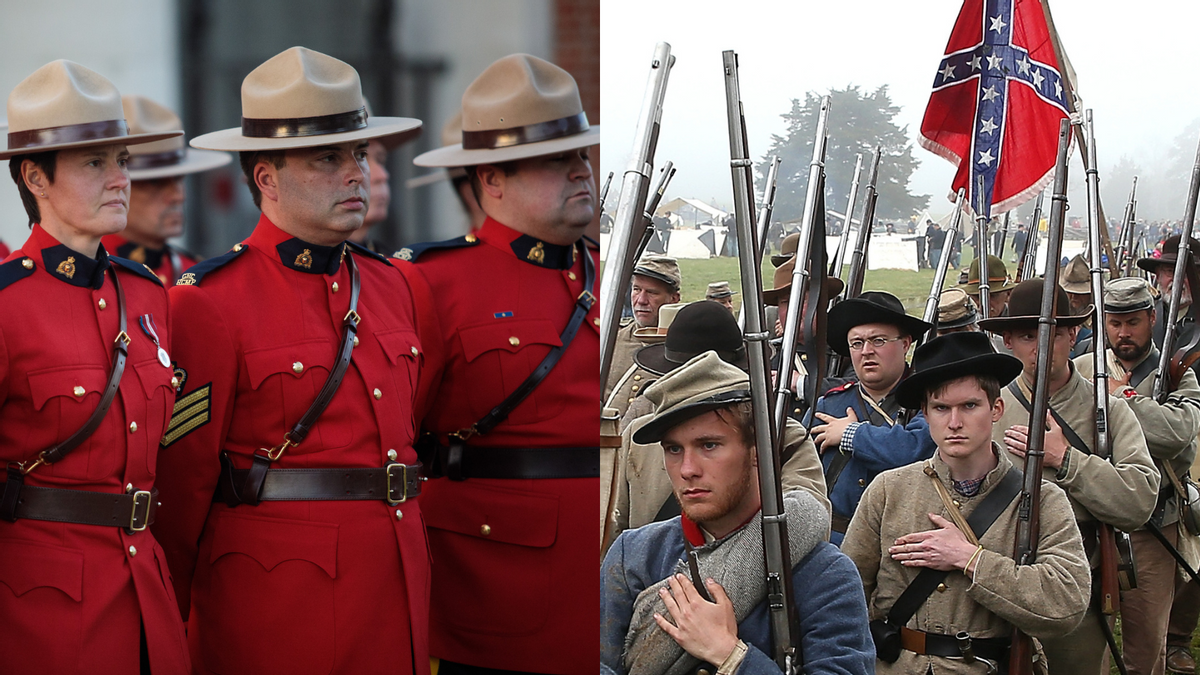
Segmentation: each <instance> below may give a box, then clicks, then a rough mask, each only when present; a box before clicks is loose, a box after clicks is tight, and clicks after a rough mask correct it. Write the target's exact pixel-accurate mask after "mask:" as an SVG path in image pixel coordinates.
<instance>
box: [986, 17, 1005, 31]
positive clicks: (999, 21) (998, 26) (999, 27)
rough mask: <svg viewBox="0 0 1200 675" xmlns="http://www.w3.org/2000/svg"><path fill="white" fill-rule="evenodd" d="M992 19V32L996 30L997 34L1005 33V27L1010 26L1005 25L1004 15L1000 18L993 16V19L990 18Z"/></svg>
mask: <svg viewBox="0 0 1200 675" xmlns="http://www.w3.org/2000/svg"><path fill="white" fill-rule="evenodd" d="M990 18H991V20H992V28H991V30H994V31H996V32H997V33H1001V32H1003V31H1004V27H1005V26H1007V25H1008V24H1006V23H1004V16H1003V15H1000V16H993V17H990Z"/></svg>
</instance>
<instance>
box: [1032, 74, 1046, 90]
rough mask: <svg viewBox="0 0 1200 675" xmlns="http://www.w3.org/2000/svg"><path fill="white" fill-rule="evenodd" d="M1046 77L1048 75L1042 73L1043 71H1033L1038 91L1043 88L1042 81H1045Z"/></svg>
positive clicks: (1034, 82)
mask: <svg viewBox="0 0 1200 675" xmlns="http://www.w3.org/2000/svg"><path fill="white" fill-rule="evenodd" d="M1045 79H1046V76H1045V75H1042V71H1040V70H1035V71H1033V86H1035V87H1037V88H1038V91H1041V90H1042V82H1043V81H1045Z"/></svg>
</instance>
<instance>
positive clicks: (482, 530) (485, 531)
mask: <svg viewBox="0 0 1200 675" xmlns="http://www.w3.org/2000/svg"><path fill="white" fill-rule="evenodd" d="M479 534H482V535H483V536H485V537H489V536H491V534H492V526H491V525H488V524H487V523H484V524H483V525H480V526H479Z"/></svg>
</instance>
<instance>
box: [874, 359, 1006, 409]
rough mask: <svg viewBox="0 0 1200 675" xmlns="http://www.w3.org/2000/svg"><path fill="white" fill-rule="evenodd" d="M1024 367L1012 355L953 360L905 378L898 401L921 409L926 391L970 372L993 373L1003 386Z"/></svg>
mask: <svg viewBox="0 0 1200 675" xmlns="http://www.w3.org/2000/svg"><path fill="white" fill-rule="evenodd" d="M1023 367H1024V366H1022V365H1021V361H1020V360H1018V359H1017V358H1016V357H1014V356H1009V355H1008V354H981V355H979V356H973V357H971V358H969V359H962V360H961V361H953V362H951V363H947V364H944V365H940V366H935V367H933V368H928V369H926V370H922V371H918V372H915V373H913V374H912V375H909V376H908V377H906V378H904V380H902V381H901V382H900V384H899V385H898V386H897V387H896V402H897V403H899V404H900V405H901V406H903V407H905V408H908V409H910V410H916V409H919V408H921V407H922V406H923V405H924V404H925V392H927V391H929V389H930V388H932V387H935V386H937V385H939V384H941V383H943V382H949V381H951V380H957V379H958V378H960V377H967V376H970V375H990V376H993V377H995V378H996V379H998V380H1000V386H1002V387H1003V386H1005V385H1007V384H1008V383H1009V382H1012V381H1013V380H1014V379H1016V377H1017V376H1018V375H1020V374H1021V370H1022V368H1023Z"/></svg>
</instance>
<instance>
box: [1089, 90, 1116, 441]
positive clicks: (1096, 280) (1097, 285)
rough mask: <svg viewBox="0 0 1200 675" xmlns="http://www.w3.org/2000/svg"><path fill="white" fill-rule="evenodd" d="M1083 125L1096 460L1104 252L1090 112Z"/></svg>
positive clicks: (1103, 410) (1104, 404)
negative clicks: (1085, 142)
mask: <svg viewBox="0 0 1200 675" xmlns="http://www.w3.org/2000/svg"><path fill="white" fill-rule="evenodd" d="M1084 125H1085V126H1086V127H1087V129H1086V131H1087V138H1088V150H1087V152H1088V159H1089V161H1088V168H1087V200H1088V212H1087V215H1088V254H1089V256H1090V257H1091V260H1090V261H1089V267H1090V268H1091V275H1092V305H1093V306H1094V307H1095V309H1094V310H1093V311H1094V314H1093V318H1092V325H1093V326H1095V328H1094V330H1093V332H1092V369H1093V373H1094V374H1093V375H1092V378H1093V379H1092V385H1093V390H1094V393H1095V399H1096V400H1095V404H1096V427H1095V431H1096V435H1095V445H1094V447H1093V448H1092V453H1093V454H1096V455H1099V456H1100V457H1108V456H1109V454H1110V452H1109V450H1110V437H1109V429H1108V358H1107V350H1106V349H1105V330H1106V329H1105V327H1106V326H1107V325H1108V324H1106V323H1105V320H1104V270H1103V268H1102V267H1101V266H1100V260H1101V256H1103V255H1104V249H1103V248H1101V245H1100V172H1099V171H1098V170H1097V169H1096V166H1097V164H1096V135H1095V129H1094V127H1093V125H1092V109H1091V108H1088V109H1087V110H1086V111H1085V112H1084Z"/></svg>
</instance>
